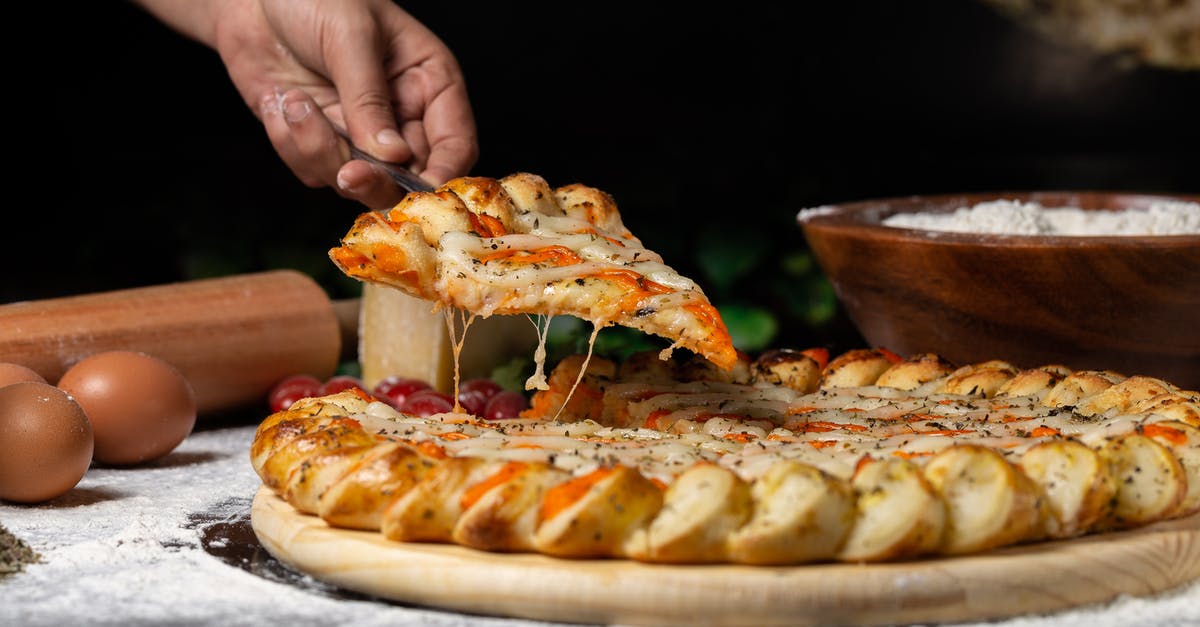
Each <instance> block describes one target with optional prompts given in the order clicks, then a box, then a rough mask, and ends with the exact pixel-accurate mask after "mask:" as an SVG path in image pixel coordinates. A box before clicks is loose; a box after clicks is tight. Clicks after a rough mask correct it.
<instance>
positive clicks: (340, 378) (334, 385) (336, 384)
mask: <svg viewBox="0 0 1200 627" xmlns="http://www.w3.org/2000/svg"><path fill="white" fill-rule="evenodd" d="M350 388H358V389H360V390H363V391H364V392H365V391H366V386H365V385H363V382H362V379H359V378H358V377H352V376H350V375H348V374H339V375H337V376H335V377H330V378H329V379H328V380H327V381H325V383H323V384H322V385H321V396H329V395H330V394H337V393H338V392H341V391H343V390H349V389H350Z"/></svg>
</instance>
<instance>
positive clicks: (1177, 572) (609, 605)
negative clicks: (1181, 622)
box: [251, 488, 1200, 625]
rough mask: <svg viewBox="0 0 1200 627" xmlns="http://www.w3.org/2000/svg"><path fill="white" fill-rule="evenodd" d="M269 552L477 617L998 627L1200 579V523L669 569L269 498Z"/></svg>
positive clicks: (368, 588)
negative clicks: (435, 540) (342, 525)
mask: <svg viewBox="0 0 1200 627" xmlns="http://www.w3.org/2000/svg"><path fill="white" fill-rule="evenodd" d="M251 523H252V526H253V528H254V531H255V533H256V534H257V535H258V538H259V540H260V541H261V542H262V544H263V546H264V547H266V549H267V550H268V551H269V552H270V553H271V554H272V555H274V556H275V557H276V558H278V559H279V560H281V561H283V562H284V563H286V564H288V565H290V566H292V567H293V568H296V569H298V570H300V571H303V572H305V573H308V574H309V575H311V576H313V577H314V578H316V579H319V580H322V581H325V582H328V583H332V584H335V585H338V586H341V587H344V588H347V589H350V590H354V591H357V592H361V593H365V594H369V595H374V596H377V597H380V598H384V599H390V600H394V601H401V602H406V603H413V604H418V605H426V606H432V607H440V608H446V609H451V610H457V611H461V612H469V613H474V614H489V615H498V616H509V617H516V618H531V619H539V620H549V621H561V622H586V623H623V624H638V625H673V624H690V625H696V624H710V625H784V624H786V625H848V624H855V625H879V624H895V623H914V622H926V623H928V622H949V621H965V620H987V619H993V618H1004V617H1011V616H1017V615H1020V614H1026V613H1037V612H1048V611H1054V610H1062V609H1066V608H1071V607H1076V606H1080V605H1085V604H1089V603H1097V602H1103V601H1108V600H1111V599H1113V598H1115V597H1117V596H1118V595H1122V594H1129V595H1147V594H1152V593H1155V592H1159V591H1163V590H1167V589H1170V588H1173V587H1176V586H1178V585H1180V584H1183V583H1185V582H1188V581H1191V580H1193V579H1196V578H1200V514H1197V515H1193V516H1191V517H1189V518H1185V519H1180V520H1173V521H1166V522H1162V523H1158V524H1154V525H1150V526H1147V527H1144V528H1141V529H1135V530H1130V531H1122V532H1114V533H1108V534H1097V535H1092V536H1085V537H1082V538H1076V539H1073V540H1067V541H1058V542H1045V543H1038V544H1030V545H1025V546H1019V547H1011V548H1007V549H1002V550H997V551H992V552H990V553H987V554H984V555H976V556H964V557H955V558H942V559H930V560H921V561H910V562H902V563H890V564H812V565H804V566H794V567H752V566H738V565H702V566H696V565H661V564H643V563H638V562H632V561H626V560H568V559H557V558H552V557H547V556H543V555H536V554H501V553H488V552H484V551H477V550H474V549H468V548H465V547H460V546H453V545H441V544H414V543H401V542H392V541H389V540H387V539H385V538H384V537H383V536H382V535H381V534H379V533H377V532H367V531H352V530H345V529H336V528H332V527H329V526H328V525H326V524H325V522H324V521H322V520H321V519H320V518H317V517H315V516H308V515H304V514H300V513H299V512H297V511H296V510H295V509H293V508H292V507H291V506H290V505H288V504H287V503H286V502H284V501H283V500H281V499H279V498H278V497H276V496H275V495H274V494H272V493H271V492H270V491H269V490H267V489H266V488H260V489H259V492H258V494H256V495H255V498H254V504H253V506H252V508H251Z"/></svg>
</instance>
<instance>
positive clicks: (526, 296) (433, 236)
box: [329, 173, 739, 370]
mask: <svg viewBox="0 0 1200 627" xmlns="http://www.w3.org/2000/svg"><path fill="white" fill-rule="evenodd" d="M329 256H330V259H331V260H332V261H333V262H334V264H335V265H336V266H337V267H338V268H339V269H341V270H342V272H343V273H345V274H346V275H347V276H350V277H353V278H355V279H359V280H361V281H367V282H373V283H380V284H383V285H388V286H391V287H394V288H397V289H400V290H402V291H405V292H407V293H409V294H411V295H413V296H416V297H418V298H422V299H425V300H429V301H432V302H434V303H437V304H439V305H441V306H446V307H451V308H457V309H461V310H463V311H466V312H469V313H471V314H473V315H480V316H483V317H487V316H490V315H492V314H535V315H545V316H555V315H572V316H576V317H579V318H582V319H584V320H587V321H590V322H592V323H593V324H595V325H596V326H597V327H604V326H608V325H610V324H620V325H623V326H627V327H630V328H634V329H638V330H641V331H644V332H646V333H649V334H653V335H658V336H661V337H664V338H667V339H668V340H670V341H671V342H672V343H673V346H676V347H680V348H684V349H687V350H689V351H692V352H694V353H697V354H699V355H702V356H703V357H704V358H706V359H708V360H710V361H711V362H712V363H713V364H716V365H717V367H719V368H720V369H723V370H730V369H732V368H734V367H735V366H737V365H738V363H739V361H738V356H737V353H736V351H735V349H734V347H733V343H732V341H731V339H730V337H729V332H728V330H727V329H726V328H725V323H724V322H723V321H722V319H721V316H720V313H719V312H718V311H717V309H716V308H715V307H713V305H712V304H711V303H710V302H709V301H708V298H707V297H706V296H705V294H704V292H703V291H702V290H701V289H700V287H699V286H698V285H696V284H695V282H694V281H691V280H690V279H688V278H687V277H684V276H682V275H680V274H679V273H678V272H676V271H675V270H674V269H672V268H671V267H670V266H667V265H665V263H664V261H663V260H662V258H661V257H660V256H659V255H658V254H657V253H655V252H654V251H652V250H649V249H646V248H645V247H644V246H643V245H642V243H641V241H640V240H638V239H637V238H636V237H634V236H633V234H632V233H630V232H629V231H628V229H626V228H625V226H624V224H623V223H622V222H621V216H620V213H619V212H618V211H617V206H616V203H615V202H614V201H613V199H612V197H611V196H609V195H608V194H606V193H604V192H602V191H600V190H597V189H594V188H590V187H587V186H584V185H579V184H572V185H567V186H563V187H559V188H557V189H552V188H551V187H550V186H549V184H548V183H547V182H546V181H545V180H544V179H542V178H541V177H540V176H537V175H534V174H529V173H517V174H513V175H510V176H507V177H504V178H502V179H498V180H497V179H491V178H486V177H460V178H456V179H453V180H451V181H448V182H447V183H446V184H445V185H443V186H442V187H440V188H438V189H437V190H435V191H431V192H412V193H409V194H408V195H406V196H405V197H404V198H403V199H402V200H401V201H400V202H399V203H397V204H396V206H395V207H393V208H392V209H390V210H389V211H387V212H385V213H377V212H368V213H364V214H362V215H360V216H359V217H358V218H357V219H356V220H355V222H354V225H353V227H352V228H351V229H350V230H349V231H348V232H347V233H346V235H345V236H344V237H343V238H342V241H341V245H340V246H338V247H335V248H333V249H331V250H330V251H329Z"/></svg>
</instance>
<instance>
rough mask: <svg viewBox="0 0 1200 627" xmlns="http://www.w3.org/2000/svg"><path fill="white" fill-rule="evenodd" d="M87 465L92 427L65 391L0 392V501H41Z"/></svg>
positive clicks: (45, 387)
mask: <svg viewBox="0 0 1200 627" xmlns="http://www.w3.org/2000/svg"><path fill="white" fill-rule="evenodd" d="M91 463H92V426H91V424H89V423H88V418H87V415H86V414H84V412H83V408H82V407H80V406H79V404H78V403H76V402H75V401H74V400H72V399H71V397H70V396H67V393H66V392H63V391H62V390H60V389H58V388H56V387H54V386H52V385H49V384H47V383H39V382H37V381H21V382H19V383H13V384H11V385H6V386H4V387H0V499H4V500H8V501H16V502H19V503H37V502H40V501H47V500H50V499H52V498H54V497H56V496H59V495H61V494H64V493H65V492H67V491H68V490H70V489H71V488H73V487H75V485H76V484H78V483H79V480H80V479H82V478H83V475H84V473H86V472H87V469H88V466H89V465H90V464H91Z"/></svg>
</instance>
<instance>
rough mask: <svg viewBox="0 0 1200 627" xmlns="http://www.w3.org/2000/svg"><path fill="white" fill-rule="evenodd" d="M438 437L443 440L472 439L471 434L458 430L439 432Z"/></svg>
mask: <svg viewBox="0 0 1200 627" xmlns="http://www.w3.org/2000/svg"><path fill="white" fill-rule="evenodd" d="M437 437H439V438H441V439H443V440H469V439H471V436H469V435H467V434H465V433H459V432H458V431H447V432H446V433H439V434H437Z"/></svg>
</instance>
